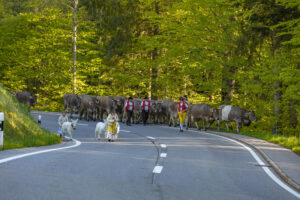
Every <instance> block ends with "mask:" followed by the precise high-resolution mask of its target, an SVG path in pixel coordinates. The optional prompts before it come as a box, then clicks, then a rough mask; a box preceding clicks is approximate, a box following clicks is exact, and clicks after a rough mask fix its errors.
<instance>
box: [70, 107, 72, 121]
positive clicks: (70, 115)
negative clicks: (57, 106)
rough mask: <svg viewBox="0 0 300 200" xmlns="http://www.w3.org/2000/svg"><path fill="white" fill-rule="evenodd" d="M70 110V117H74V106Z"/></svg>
mask: <svg viewBox="0 0 300 200" xmlns="http://www.w3.org/2000/svg"><path fill="white" fill-rule="evenodd" d="M70 112H71V115H70V118H71V119H72V118H73V107H70Z"/></svg>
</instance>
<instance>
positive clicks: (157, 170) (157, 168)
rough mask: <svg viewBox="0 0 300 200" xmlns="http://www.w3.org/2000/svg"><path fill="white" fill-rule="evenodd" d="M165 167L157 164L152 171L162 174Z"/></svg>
mask: <svg viewBox="0 0 300 200" xmlns="http://www.w3.org/2000/svg"><path fill="white" fill-rule="evenodd" d="M163 168H164V167H163V166H159V165H157V166H155V167H154V169H153V172H152V173H155V174H160V173H161V171H162V169H163Z"/></svg>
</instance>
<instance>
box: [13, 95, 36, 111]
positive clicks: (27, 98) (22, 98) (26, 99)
mask: <svg viewBox="0 0 300 200" xmlns="http://www.w3.org/2000/svg"><path fill="white" fill-rule="evenodd" d="M15 97H16V98H17V100H18V101H19V102H20V103H24V104H26V105H27V106H28V112H30V107H31V106H32V105H33V104H36V103H37V96H36V95H34V94H32V93H31V92H27V91H19V92H16V93H15Z"/></svg>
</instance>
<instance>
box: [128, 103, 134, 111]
mask: <svg viewBox="0 0 300 200" xmlns="http://www.w3.org/2000/svg"><path fill="white" fill-rule="evenodd" d="M129 103H130V102H129V101H127V106H126V109H127V110H129V107H130V105H129ZM132 110H134V101H132Z"/></svg>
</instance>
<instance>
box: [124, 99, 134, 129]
mask: <svg viewBox="0 0 300 200" xmlns="http://www.w3.org/2000/svg"><path fill="white" fill-rule="evenodd" d="M124 109H125V111H126V113H127V121H126V124H127V125H128V126H131V117H132V114H133V110H134V101H133V99H132V97H129V98H128V101H127V102H126V103H125V106H124Z"/></svg>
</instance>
